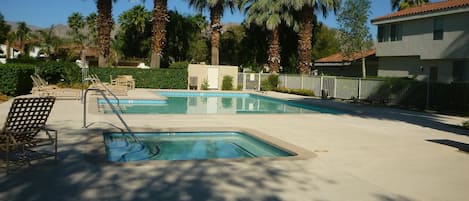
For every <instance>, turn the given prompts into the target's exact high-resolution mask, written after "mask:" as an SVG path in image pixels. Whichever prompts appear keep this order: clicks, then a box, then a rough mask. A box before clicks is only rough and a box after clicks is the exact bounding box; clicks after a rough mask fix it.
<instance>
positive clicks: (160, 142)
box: [104, 131, 296, 162]
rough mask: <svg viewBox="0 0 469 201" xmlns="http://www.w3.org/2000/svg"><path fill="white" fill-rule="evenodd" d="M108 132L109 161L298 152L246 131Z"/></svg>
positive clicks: (258, 155) (231, 156) (265, 155)
mask: <svg viewBox="0 0 469 201" xmlns="http://www.w3.org/2000/svg"><path fill="white" fill-rule="evenodd" d="M134 135H135V136H136V137H137V138H138V140H139V141H140V143H138V142H135V140H133V139H132V138H131V136H130V135H129V134H123V133H105V134H104V142H105V145H106V153H107V158H108V160H109V161H120V162H126V161H143V160H203V159H215V158H257V157H288V156H295V155H296V154H294V153H291V152H288V151H286V150H283V149H281V148H279V147H277V146H274V145H271V144H269V143H267V142H265V141H263V140H261V139H258V138H256V137H253V136H250V135H248V134H246V133H242V132H231V131H230V132H152V133H135V134H134Z"/></svg>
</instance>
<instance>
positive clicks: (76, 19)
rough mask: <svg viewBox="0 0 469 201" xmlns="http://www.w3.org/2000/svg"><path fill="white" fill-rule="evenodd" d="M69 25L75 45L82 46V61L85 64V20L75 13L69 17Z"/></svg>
mask: <svg viewBox="0 0 469 201" xmlns="http://www.w3.org/2000/svg"><path fill="white" fill-rule="evenodd" d="M67 24H68V26H69V27H70V29H71V30H70V31H69V34H70V35H71V36H72V39H73V41H74V43H75V44H78V45H79V46H80V57H81V61H82V62H85V60H86V57H85V55H86V54H85V35H84V33H83V28H84V27H85V24H86V23H85V19H84V17H83V15H82V14H81V13H79V12H74V13H72V14H71V15H70V16H69V17H68V20H67Z"/></svg>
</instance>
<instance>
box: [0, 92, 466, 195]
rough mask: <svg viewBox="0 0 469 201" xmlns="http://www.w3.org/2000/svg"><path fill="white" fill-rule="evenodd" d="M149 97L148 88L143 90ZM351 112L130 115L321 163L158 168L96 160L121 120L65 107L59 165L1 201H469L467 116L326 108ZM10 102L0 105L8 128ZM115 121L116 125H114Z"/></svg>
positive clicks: (25, 176) (57, 111)
mask: <svg viewBox="0 0 469 201" xmlns="http://www.w3.org/2000/svg"><path fill="white" fill-rule="evenodd" d="M139 94H145V95H142V96H144V97H147V98H148V97H149V98H151V95H150V94H151V93H149V92H148V90H143V89H137V90H135V91H131V93H129V96H128V97H129V98H138V97H139ZM264 95H267V96H271V97H277V98H282V99H290V100H295V101H301V102H313V103H315V104H325V105H328V106H331V107H336V108H343V109H346V110H347V111H354V112H352V113H350V114H340V115H334V114H241V115H124V116H123V117H124V119H125V120H126V121H127V123H128V124H129V126H130V127H131V128H140V129H153V130H165V129H171V128H174V129H176V128H177V129H181V128H182V129H184V128H206V127H211V128H226V127H236V128H245V129H251V130H255V131H258V132H261V133H263V134H266V135H269V136H271V137H274V138H277V139H279V140H282V141H285V142H287V143H290V144H293V145H296V146H298V147H301V148H303V149H306V150H308V151H310V152H313V153H314V154H315V155H316V156H315V157H312V158H308V159H303V160H251V161H249V160H244V161H229V160H207V161H153V162H150V163H135V164H109V163H100V162H99V161H100V160H102V159H99V158H95V157H93V154H90V153H94V152H96V151H98V150H96V147H102V146H101V145H102V136H101V135H100V134H101V133H102V130H107V129H113V126H118V127H122V125H121V123H120V122H119V121H118V119H117V117H116V116H115V115H107V114H106V115H105V114H99V113H95V114H93V113H88V123H93V124H92V125H91V126H90V127H89V128H87V129H84V128H81V127H82V112H83V105H82V104H81V103H80V102H79V101H76V100H58V101H57V102H56V105H55V106H54V109H53V112H52V114H51V116H50V118H49V121H48V125H49V127H51V128H54V129H58V130H59V143H58V145H59V162H58V164H57V165H54V164H53V163H51V162H48V161H44V162H41V163H40V164H39V165H37V166H35V167H25V168H21V169H20V170H18V171H16V172H14V173H13V174H11V175H8V176H6V175H5V174H4V173H3V172H1V173H2V174H1V176H0V200H9V201H17V200H18V201H19V200H21V201H23V200H227V201H228V200H236V201H240V200H243V201H250V200H252V201H254V200H274V201H277V200H314V201H325V200H360V201H362V200H377V201H411V200H412V201H413V200H421V201H431V200H435V201H441V200H445V201H448V200H455V201H456V200H467V199H468V198H469V191H468V190H467V187H468V186H469V173H468V171H469V154H468V152H469V150H468V148H469V131H468V130H463V129H460V128H458V127H456V126H455V125H460V124H461V122H462V121H463V120H464V118H460V117H452V116H445V115H437V114H428V113H419V112H413V111H407V110H399V109H392V108H382V107H373V106H362V105H353V104H345V103H336V102H332V101H320V100H317V99H311V98H306V99H305V98H304V97H301V96H294V95H288V94H280V93H275V92H269V93H267V94H264ZM10 105H11V100H10V101H8V102H5V103H2V104H0V119H1V122H0V123H3V121H4V120H5V117H6V115H7V113H8V110H9V107H10ZM109 123H110V124H109Z"/></svg>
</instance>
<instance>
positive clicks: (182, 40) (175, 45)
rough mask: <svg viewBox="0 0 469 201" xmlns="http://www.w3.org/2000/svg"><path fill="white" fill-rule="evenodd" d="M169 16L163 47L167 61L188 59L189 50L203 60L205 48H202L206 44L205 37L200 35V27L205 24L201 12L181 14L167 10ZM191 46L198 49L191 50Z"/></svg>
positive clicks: (205, 52) (205, 46)
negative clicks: (187, 14)
mask: <svg viewBox="0 0 469 201" xmlns="http://www.w3.org/2000/svg"><path fill="white" fill-rule="evenodd" d="M169 17H170V19H171V20H170V21H169V22H168V24H167V26H166V29H167V32H168V36H167V39H166V40H167V44H168V45H166V47H165V48H164V52H165V54H166V56H165V59H166V60H167V61H190V60H191V58H190V56H189V52H190V51H192V52H191V54H193V55H195V56H197V57H200V58H202V61H205V58H206V57H207V56H206V55H207V50H206V49H203V48H207V45H206V39H205V38H203V37H202V36H201V31H202V30H201V29H202V28H203V25H204V24H207V22H206V20H205V18H204V17H203V16H202V15H201V14H197V15H195V16H190V15H189V16H183V15H181V14H179V13H178V12H177V11H169ZM191 44H192V47H191ZM191 48H198V49H197V50H191ZM195 51H201V52H199V53H196V52H195ZM199 55H201V56H199Z"/></svg>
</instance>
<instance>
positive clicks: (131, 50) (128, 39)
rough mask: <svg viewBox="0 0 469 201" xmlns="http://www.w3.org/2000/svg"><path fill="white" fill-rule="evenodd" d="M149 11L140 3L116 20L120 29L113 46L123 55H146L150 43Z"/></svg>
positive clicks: (140, 56)
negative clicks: (117, 47)
mask: <svg viewBox="0 0 469 201" xmlns="http://www.w3.org/2000/svg"><path fill="white" fill-rule="evenodd" d="M150 20H151V13H150V12H149V11H147V10H146V9H145V7H143V6H141V5H137V6H134V7H133V8H131V9H129V10H127V11H125V12H123V13H122V14H121V15H119V18H118V22H119V24H120V27H121V29H120V30H119V33H118V34H117V36H116V37H117V39H118V40H119V41H122V43H120V42H117V43H115V44H114V45H113V46H114V47H116V46H120V47H119V49H120V50H121V51H122V52H123V53H124V56H125V57H139V58H142V57H147V56H148V52H149V51H150V45H151V42H150V41H151V24H150V23H151V22H150Z"/></svg>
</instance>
